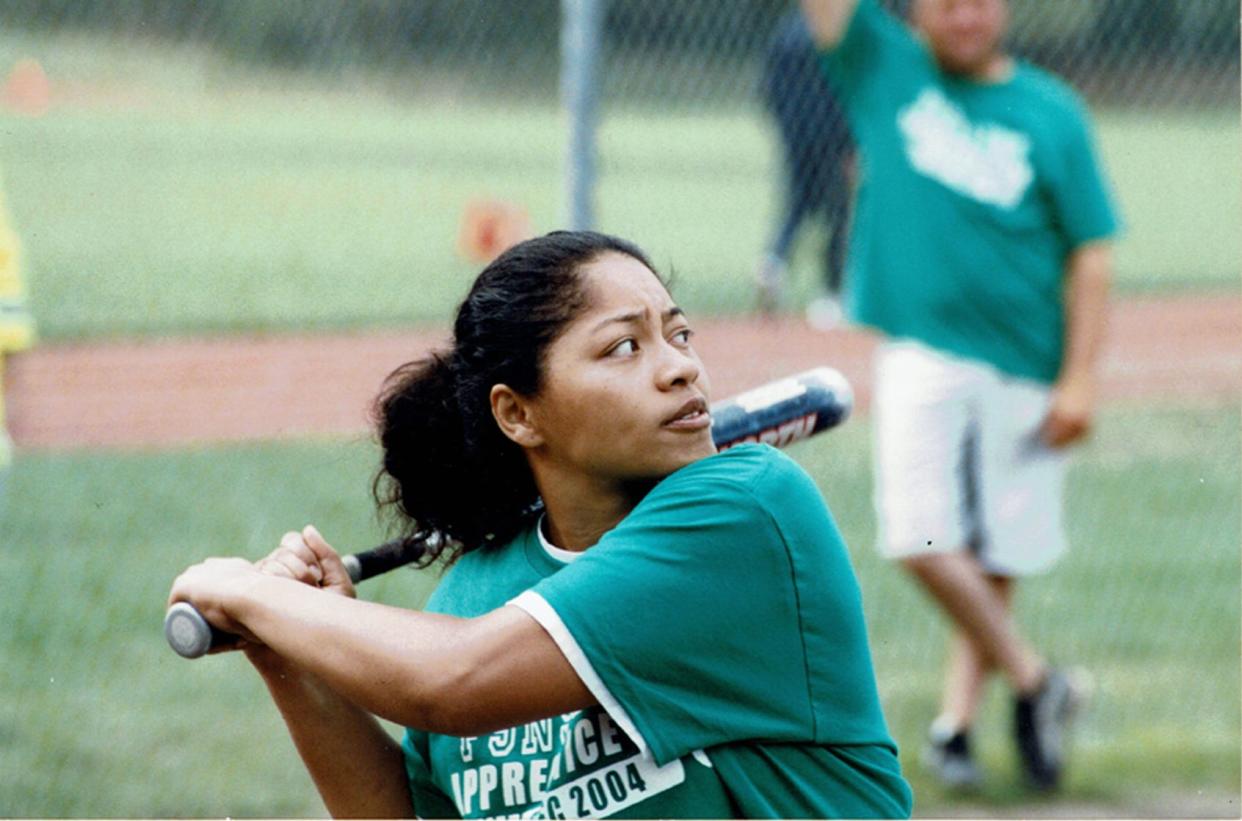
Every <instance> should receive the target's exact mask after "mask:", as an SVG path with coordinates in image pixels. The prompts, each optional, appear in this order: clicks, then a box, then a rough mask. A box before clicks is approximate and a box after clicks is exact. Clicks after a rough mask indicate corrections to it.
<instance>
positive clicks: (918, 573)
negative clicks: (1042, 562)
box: [902, 553, 1046, 693]
mask: <svg viewBox="0 0 1242 821" xmlns="http://www.w3.org/2000/svg"><path fill="white" fill-rule="evenodd" d="M902 563H903V564H904V565H905V567H906V569H907V570H909V571H910V572H911V573H912V574H913V575H914V576H915V578H917V579H918V580H919V582H920V583H921V584H922V585H923V588H924V589H925V590H927V592H928V593H929V594H930V595H931V597H932V598H933V599H934V600H935V601H936V603H937V604H938V605H939V606H940V608H941V609H942V610H944V612H945V613H946V614H947V615H948V616H949V618H950V619H952V621H953V624H954V626H955V627H956V629H957V630H959V631H960V632H961V633H962V635H963V636H964V637H965V638H966V639H967V640H968V641H969V642H970V643H971V645H972V646H973V648H974V650H975V652H977V653H978V655H979V656H980V658H981V659H982V660H984V662H985V663H986V664H990V665H991V666H993V667H995V668H996V669H998V670H999V671H1000V672H1001V673H1002V674H1003V675H1004V676H1005V678H1006V679H1007V680H1008V681H1009V684H1010V686H1011V687H1012V688H1013V689H1014V690H1015V691H1016V692H1018V693H1032V692H1034V691H1035V690H1037V689H1038V688H1039V685H1040V683H1041V682H1042V680H1043V676H1044V672H1045V669H1046V665H1045V663H1044V660H1043V658H1042V657H1041V656H1040V655H1039V653H1037V652H1036V651H1035V649H1034V648H1033V647H1031V646H1030V645H1029V644H1028V643H1027V642H1026V640H1025V639H1023V638H1022V636H1020V635H1019V634H1018V631H1017V628H1016V626H1015V625H1014V623H1013V619H1012V617H1011V616H1010V613H1009V608H1008V604H1007V602H1006V600H1005V598H1004V597H1002V596H1001V595H1000V594H999V593H998V592H997V591H996V589H995V588H994V587H993V585H992V583H991V582H990V581H989V577H988V574H986V573H985V572H984V570H983V568H982V567H981V566H980V565H979V563H978V562H977V561H976V560H975V559H974V557H973V556H970V555H969V554H966V553H934V554H926V555H922V556H914V557H911V558H908V559H904V560H903V561H902ZM968 672H969V671H968Z"/></svg>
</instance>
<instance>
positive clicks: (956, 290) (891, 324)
mask: <svg viewBox="0 0 1242 821" xmlns="http://www.w3.org/2000/svg"><path fill="white" fill-rule="evenodd" d="M823 65H824V69H825V73H826V75H827V77H828V79H829V81H830V83H831V84H832V85H833V87H834V88H835V89H836V91H837V93H838V95H839V97H840V101H841V103H842V106H843V108H844V110H845V112H846V115H847V117H848V119H849V122H850V127H851V129H852V131H853V133H854V137H855V139H856V140H857V142H858V145H859V147H860V151H861V157H862V168H861V184H860V188H859V192H858V203H857V208H856V212H855V218H854V220H855V221H854V227H853V233H852V236H851V244H850V257H849V262H848V266H847V287H848V291H849V293H848V302H849V307H850V310H851V313H852V314H853V316H854V317H855V319H857V320H858V321H859V322H861V323H863V324H866V325H870V326H873V327H875V328H878V329H879V330H881V331H883V332H884V333H886V334H887V335H889V336H890V337H895V338H904V339H914V340H918V341H921V342H923V343H925V344H927V345H930V346H931V347H933V348H937V349H939V350H943V351H947V352H949V353H953V354H956V355H959V356H963V357H967V358H970V359H976V360H981V361H984V362H987V363H990V364H992V365H993V366H995V367H997V368H998V369H1000V370H1001V371H1003V372H1005V373H1008V374H1011V375H1014V376H1020V377H1025V378H1029V379H1035V380H1038V381H1041V382H1045V383H1048V382H1052V381H1053V380H1054V379H1055V378H1056V376H1057V372H1058V371H1059V369H1060V365H1061V359H1062V354H1063V350H1062V348H1063V341H1064V330H1065V328H1064V296H1063V295H1064V288H1063V286H1064V279H1063V278H1064V273H1065V263H1066V259H1067V257H1068V255H1069V253H1070V252H1071V251H1072V250H1073V249H1075V248H1077V247H1078V246H1080V245H1083V244H1084V243H1087V242H1091V241H1094V240H1099V239H1103V238H1106V237H1109V236H1111V235H1112V234H1113V233H1114V232H1115V231H1116V230H1117V217H1116V214H1115V211H1114V208H1113V205H1112V202H1111V199H1110V195H1109V192H1108V188H1107V186H1106V184H1105V182H1104V179H1103V175H1102V173H1101V170H1100V165H1099V162H1098V161H1097V158H1096V156H1095V150H1094V146H1093V143H1092V136H1091V131H1090V127H1089V124H1088V118H1087V114H1086V111H1085V108H1084V106H1083V104H1082V102H1081V100H1080V99H1079V98H1078V97H1077V95H1076V94H1075V93H1074V92H1073V91H1072V90H1071V89H1070V88H1069V87H1068V86H1066V85H1065V84H1064V83H1062V82H1061V81H1060V80H1058V79H1056V78H1055V77H1053V76H1052V75H1051V74H1048V73H1047V72H1044V71H1042V70H1040V69H1038V68H1035V67H1034V66H1032V65H1030V64H1028V63H1025V62H1023V61H1020V60H1018V61H1015V63H1014V70H1013V72H1012V74H1011V76H1009V77H1008V78H1007V79H1005V80H1003V81H1000V82H995V83H986V82H977V81H972V80H968V79H964V78H959V77H955V76H953V75H950V74H946V73H944V72H942V71H941V70H940V68H939V66H938V65H937V64H936V61H935V59H934V58H933V56H932V54H931V53H930V51H929V50H928V49H927V47H926V46H925V45H924V44H923V43H922V42H921V41H920V40H919V39H917V38H916V37H915V36H914V35H913V33H912V32H911V31H910V30H909V29H908V28H907V27H906V25H904V24H903V23H902V22H901V21H899V20H897V19H895V18H893V17H892V16H890V15H889V14H888V13H887V12H885V11H884V10H883V9H881V8H880V7H879V6H878V5H877V4H876V3H875V0H860V1H859V5H858V8H857V10H856V11H855V13H854V15H853V18H852V19H851V21H850V23H849V25H848V27H847V29H846V32H845V35H844V37H843V39H842V40H841V42H840V43H839V44H838V45H837V46H836V47H835V48H833V49H832V50H830V51H827V52H825V53H824V55H823Z"/></svg>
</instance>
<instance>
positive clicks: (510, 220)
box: [457, 200, 531, 264]
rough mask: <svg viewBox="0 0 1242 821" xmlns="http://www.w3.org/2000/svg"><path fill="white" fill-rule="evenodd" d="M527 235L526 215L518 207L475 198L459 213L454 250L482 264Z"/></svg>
mask: <svg viewBox="0 0 1242 821" xmlns="http://www.w3.org/2000/svg"><path fill="white" fill-rule="evenodd" d="M530 236H531V228H530V217H529V216H527V214H526V211H525V210H524V209H522V208H521V207H519V206H517V205H514V204H512V203H508V202H502V201H500V200H475V201H473V202H470V203H467V205H466V209H465V211H464V212H463V213H462V218H461V231H460V233H459V234H458V237H457V250H458V251H459V252H460V253H461V254H462V256H464V257H465V258H466V259H468V260H470V261H471V262H475V263H478V264H486V263H489V262H491V261H492V260H493V259H495V258H496V257H498V256H500V255H501V254H503V253H504V252H505V251H507V250H508V249H509V248H511V247H513V246H514V245H517V244H518V243H519V242H521V241H522V240H524V239H529V238H530Z"/></svg>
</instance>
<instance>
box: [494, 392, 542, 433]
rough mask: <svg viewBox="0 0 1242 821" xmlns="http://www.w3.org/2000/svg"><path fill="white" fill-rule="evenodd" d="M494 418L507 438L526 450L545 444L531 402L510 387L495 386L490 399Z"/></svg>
mask: <svg viewBox="0 0 1242 821" xmlns="http://www.w3.org/2000/svg"><path fill="white" fill-rule="evenodd" d="M489 398H490V399H491V403H492V416H493V417H494V418H495V419H496V424H497V425H499V426H500V430H501V432H502V433H504V435H505V436H507V437H509V439H511V440H512V441H514V442H516V443H517V444H519V445H521V446H522V447H524V448H536V447H539V446H540V445H542V444H543V435H542V434H541V433H540V432H539V426H538V424H537V423H536V421H535V418H534V413H533V412H532V411H533V408H532V406H531V403H530V400H528V399H527V398H526V397H524V396H522V395H521V394H519V393H517V392H516V391H514V390H513V389H512V388H510V387H509V386H508V385H504V384H500V385H493V386H492V392H491V395H490V397H489Z"/></svg>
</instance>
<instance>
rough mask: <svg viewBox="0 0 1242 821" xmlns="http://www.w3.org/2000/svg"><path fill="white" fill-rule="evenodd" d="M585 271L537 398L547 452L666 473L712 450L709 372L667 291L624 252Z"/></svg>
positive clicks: (575, 465)
mask: <svg viewBox="0 0 1242 821" xmlns="http://www.w3.org/2000/svg"><path fill="white" fill-rule="evenodd" d="M579 275H580V276H581V277H582V282H583V285H584V289H585V292H586V295H587V306H588V307H587V308H586V309H585V310H584V311H583V312H582V313H581V314H580V315H579V316H578V317H577V318H575V319H574V320H572V321H571V322H570V323H569V324H568V325H567V326H566V327H565V329H564V330H563V332H562V334H561V335H560V336H559V337H558V338H557V339H556V341H555V342H553V343H552V344H551V346H549V348H548V350H547V353H546V359H545V361H544V383H543V387H542V389H541V390H540V392H539V395H538V396H537V397H535V398H534V399H533V400H531V410H532V415H533V418H534V419H535V420H536V424H537V425H538V428H539V432H540V434H541V437H542V440H543V444H542V445H541V452H540V456H541V458H543V459H545V460H546V461H548V462H553V463H555V464H556V465H557V466H558V467H560V468H562V469H565V470H568V472H570V473H573V472H576V471H580V472H582V473H584V474H586V475H588V476H590V477H591V478H593V479H597V480H602V481H605V482H607V481H614V480H620V481H628V480H643V479H653V478H661V477H663V476H667V475H668V474H669V473H672V472H673V471H674V470H676V469H678V468H680V467H684V466H685V465H688V464H690V463H691V462H694V461H697V460H699V459H702V458H703V457H705V456H710V455H711V454H713V453H715V452H716V447H715V445H714V444H713V443H712V437H711V417H710V416H709V415H708V401H709V396H710V386H709V383H708V380H707V374H706V373H705V372H704V370H703V364H702V362H700V361H699V357H698V354H696V353H695V352H694V348H693V346H692V345H691V341H690V336H691V331H690V326H689V324H688V323H687V321H686V317H685V316H684V315H683V314H682V312H681V309H680V308H678V307H676V305H674V304H673V300H672V297H671V296H670V295H669V293H668V291H666V290H665V288H664V286H663V285H662V284H661V283H660V281H659V280H658V279H657V278H656V276H655V274H653V273H652V272H651V271H650V270H649V269H648V268H647V267H646V266H645V265H643V264H642V263H641V262H639V261H638V260H636V259H634V258H633V257H630V256H627V255H624V254H619V253H612V252H609V253H606V254H602V255H601V256H599V257H598V258H596V259H595V260H594V261H592V262H590V263H588V264H586V265H584V266H583V267H582V268H581V269H580V271H579Z"/></svg>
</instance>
